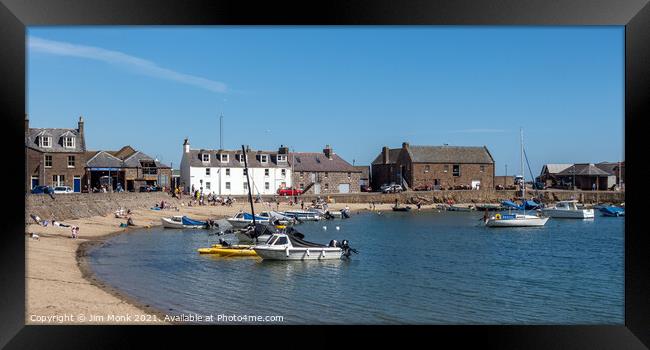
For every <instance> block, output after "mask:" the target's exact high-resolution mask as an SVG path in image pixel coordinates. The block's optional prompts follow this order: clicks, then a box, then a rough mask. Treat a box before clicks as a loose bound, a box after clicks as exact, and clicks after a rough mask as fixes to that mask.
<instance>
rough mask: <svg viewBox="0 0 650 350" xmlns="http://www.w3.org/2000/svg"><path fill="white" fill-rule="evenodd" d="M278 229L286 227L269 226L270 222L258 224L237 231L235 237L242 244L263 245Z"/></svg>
mask: <svg viewBox="0 0 650 350" xmlns="http://www.w3.org/2000/svg"><path fill="white" fill-rule="evenodd" d="M278 227H279V228H286V226H283V225H280V226H277V227H276V226H273V225H271V224H269V223H268V222H267V223H260V222H257V223H256V224H255V226H253V225H250V226H247V227H246V228H245V229H243V230H239V231H236V232H235V237H237V241H238V242H239V243H240V244H242V243H246V244H248V243H254V244H257V243H262V242H266V241H267V240H268V239H269V238H271V235H272V234H274V233H275V232H277V231H278ZM301 235H302V234H301ZM303 237H304V236H303Z"/></svg>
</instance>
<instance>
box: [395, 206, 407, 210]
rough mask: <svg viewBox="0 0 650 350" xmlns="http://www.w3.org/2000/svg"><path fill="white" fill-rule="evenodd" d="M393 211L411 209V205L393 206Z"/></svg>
mask: <svg viewBox="0 0 650 350" xmlns="http://www.w3.org/2000/svg"><path fill="white" fill-rule="evenodd" d="M393 211H411V207H409V206H406V207H393Z"/></svg>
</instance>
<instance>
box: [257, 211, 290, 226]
mask: <svg viewBox="0 0 650 350" xmlns="http://www.w3.org/2000/svg"><path fill="white" fill-rule="evenodd" d="M259 216H260V217H261V218H263V219H269V222H273V223H275V222H276V221H277V222H278V223H279V224H281V225H291V224H293V223H295V221H296V219H295V218H291V217H288V216H286V215H282V214H280V213H278V212H277V211H264V212H261V213H260V215H259Z"/></svg>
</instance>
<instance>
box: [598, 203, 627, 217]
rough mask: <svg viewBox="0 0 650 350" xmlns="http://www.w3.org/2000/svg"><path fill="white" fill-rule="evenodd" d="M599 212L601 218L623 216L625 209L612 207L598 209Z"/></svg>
mask: <svg viewBox="0 0 650 350" xmlns="http://www.w3.org/2000/svg"><path fill="white" fill-rule="evenodd" d="M600 212H601V213H602V214H603V216H614V217H618V216H625V209H623V208H619V207H615V206H613V205H610V206H608V207H602V208H600Z"/></svg>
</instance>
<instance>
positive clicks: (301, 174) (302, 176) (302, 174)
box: [300, 171, 305, 179]
mask: <svg viewBox="0 0 650 350" xmlns="http://www.w3.org/2000/svg"><path fill="white" fill-rule="evenodd" d="M304 177H305V173H303V172H302V171H301V172H300V178H301V179H302V178H304Z"/></svg>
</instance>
